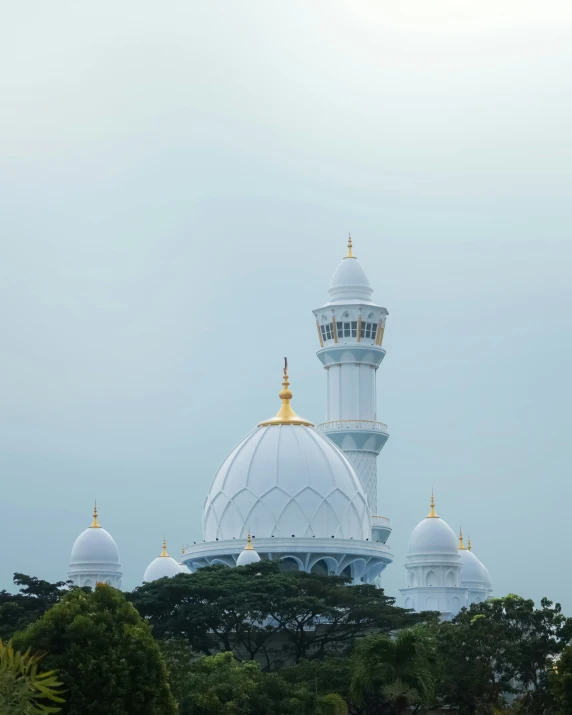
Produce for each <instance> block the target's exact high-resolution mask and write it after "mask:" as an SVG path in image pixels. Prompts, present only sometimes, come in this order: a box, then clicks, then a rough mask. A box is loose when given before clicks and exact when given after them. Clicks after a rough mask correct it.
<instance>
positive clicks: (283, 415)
mask: <svg viewBox="0 0 572 715" xmlns="http://www.w3.org/2000/svg"><path fill="white" fill-rule="evenodd" d="M278 397H279V398H280V399H281V400H282V407H281V408H280V409H279V410H278V412H277V413H276V417H271V418H270V419H269V420H265V421H264V422H260V423H259V425H258V426H259V427H266V426H267V425H306V427H313V426H314V425H313V424H312V423H311V422H308V420H305V419H304V418H303V417H298V415H297V414H296V413H295V412H294V410H293V409H292V405H291V404H290V400H291V399H292V392H291V390H290V382H289V381H288V358H284V377H283V380H282V389H281V390H280V393H279V394H278Z"/></svg>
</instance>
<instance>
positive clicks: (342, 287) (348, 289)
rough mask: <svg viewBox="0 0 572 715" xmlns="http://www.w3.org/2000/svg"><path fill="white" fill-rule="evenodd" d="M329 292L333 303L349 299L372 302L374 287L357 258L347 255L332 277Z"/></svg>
mask: <svg viewBox="0 0 572 715" xmlns="http://www.w3.org/2000/svg"><path fill="white" fill-rule="evenodd" d="M328 293H329V295H330V300H331V302H332V303H335V302H346V301H348V300H358V301H361V302H365V303H369V302H371V294H372V293H373V288H372V287H371V285H370V282H369V280H368V277H367V276H366V274H365V271H364V269H363V268H362V267H361V264H360V263H359V261H358V260H357V258H355V257H353V256H352V257H349V256H346V258H344V259H343V260H342V262H341V263H340V265H339V266H338V267H337V268H336V271H335V273H334V275H333V277H332V282H331V283H330V288H329V290H328Z"/></svg>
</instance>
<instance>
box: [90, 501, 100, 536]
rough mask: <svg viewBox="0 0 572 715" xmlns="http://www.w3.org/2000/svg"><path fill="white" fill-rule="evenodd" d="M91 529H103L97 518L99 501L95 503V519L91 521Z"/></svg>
mask: <svg viewBox="0 0 572 715" xmlns="http://www.w3.org/2000/svg"><path fill="white" fill-rule="evenodd" d="M89 528H90V529H101V524H100V523H99V521H98V520H97V501H96V502H95V503H94V505H93V521H92V522H91V526H90V527H89Z"/></svg>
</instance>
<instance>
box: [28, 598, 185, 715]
mask: <svg viewBox="0 0 572 715" xmlns="http://www.w3.org/2000/svg"><path fill="white" fill-rule="evenodd" d="M14 643H15V645H16V646H17V647H19V648H28V647H31V648H32V649H33V650H35V651H40V652H45V653H47V655H46V665H47V666H48V667H50V668H54V669H57V671H58V673H59V676H60V679H61V681H62V682H63V683H64V686H65V687H66V689H67V691H68V694H67V695H66V703H65V705H64V706H63V708H62V713H64V714H66V713H67V714H68V715H96V714H97V715H101V713H106V715H141V713H145V715H174V713H175V712H176V705H175V701H174V699H173V697H172V695H171V692H170V689H169V685H168V682H167V668H166V666H165V662H164V660H163V657H162V655H161V652H160V649H159V646H158V644H157V643H156V642H155V641H154V639H153V637H152V635H151V632H150V629H149V627H148V626H147V624H146V623H144V622H143V620H142V619H141V616H140V615H139V614H138V613H137V611H136V610H135V608H134V607H133V606H132V605H131V604H130V603H128V602H127V600H126V599H125V597H124V596H123V595H122V594H121V593H120V592H119V591H116V590H115V589H113V588H111V587H109V586H105V585H103V584H101V585H98V586H97V587H96V589H95V591H94V592H92V593H86V592H84V591H83V590H82V589H74V590H72V591H71V592H70V593H68V594H67V595H66V596H64V598H63V599H62V600H61V601H60V603H58V604H56V605H55V606H53V608H51V609H50V610H49V611H48V612H47V613H45V614H44V615H43V616H42V617H41V618H40V619H39V620H38V621H36V622H35V623H33V624H32V625H31V626H29V627H28V628H27V629H26V630H25V631H23V632H22V633H20V634H17V635H16V637H15V639H14Z"/></svg>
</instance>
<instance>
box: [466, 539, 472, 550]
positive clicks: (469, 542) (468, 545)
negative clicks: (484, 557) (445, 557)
mask: <svg viewBox="0 0 572 715" xmlns="http://www.w3.org/2000/svg"><path fill="white" fill-rule="evenodd" d="M470 550H471V537H470V536H468V537H467V551H470Z"/></svg>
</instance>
